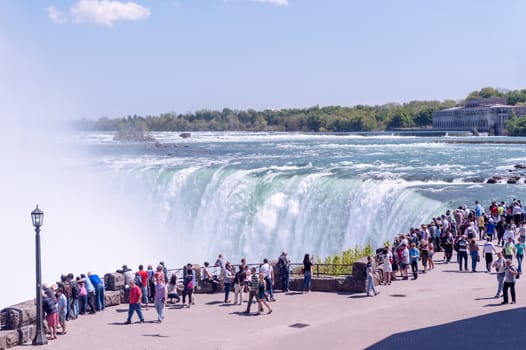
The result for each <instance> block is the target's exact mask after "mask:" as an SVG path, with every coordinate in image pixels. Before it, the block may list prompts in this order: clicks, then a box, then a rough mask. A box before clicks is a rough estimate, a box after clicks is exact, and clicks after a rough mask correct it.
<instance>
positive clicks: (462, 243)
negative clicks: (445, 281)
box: [456, 235, 468, 271]
mask: <svg viewBox="0 0 526 350" xmlns="http://www.w3.org/2000/svg"><path fill="white" fill-rule="evenodd" d="M467 249H468V241H466V236H465V235H462V236H460V239H459V240H458V241H457V243H456V250H457V259H458V267H459V270H460V271H462V260H464V270H465V271H467V270H468V252H467Z"/></svg>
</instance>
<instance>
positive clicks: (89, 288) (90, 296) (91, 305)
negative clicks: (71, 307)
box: [80, 273, 96, 314]
mask: <svg viewBox="0 0 526 350" xmlns="http://www.w3.org/2000/svg"><path fill="white" fill-rule="evenodd" d="M80 279H81V280H82V281H83V282H84V286H85V287H86V290H87V291H88V306H89V312H88V313H89V314H94V313H96V310H95V304H94V301H95V287H94V286H93V283H91V280H90V279H89V278H87V277H86V275H85V274H83V273H82V274H80Z"/></svg>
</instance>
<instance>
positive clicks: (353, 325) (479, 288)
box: [46, 253, 526, 350]
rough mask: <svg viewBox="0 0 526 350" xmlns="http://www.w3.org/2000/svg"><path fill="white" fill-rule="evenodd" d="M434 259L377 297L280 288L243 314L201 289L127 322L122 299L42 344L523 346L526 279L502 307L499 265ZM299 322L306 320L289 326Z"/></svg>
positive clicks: (156, 346) (148, 346) (239, 308)
mask: <svg viewBox="0 0 526 350" xmlns="http://www.w3.org/2000/svg"><path fill="white" fill-rule="evenodd" d="M437 257H438V258H441V257H442V253H438V254H435V258H437ZM481 263H482V264H483V261H482V262H481ZM435 265H436V267H435V270H434V271H431V272H429V273H426V274H420V275H419V277H418V279H417V280H416V281H412V280H409V281H401V280H397V281H394V282H393V284H392V285H391V286H380V287H379V290H380V291H381V294H380V295H378V296H377V297H366V296H365V295H363V294H355V295H343V294H336V293H316V292H313V293H310V294H298V293H294V292H292V293H289V294H281V293H278V294H277V295H276V299H277V301H276V302H274V303H271V304H270V305H271V307H272V308H273V313H272V314H271V315H266V314H265V315H261V316H253V315H250V316H247V315H245V314H243V313H242V310H244V308H245V307H246V303H245V304H244V305H243V306H239V305H225V304H222V303H221V302H220V301H221V300H222V295H221V294H214V295H210V294H207V295H200V294H199V295H197V304H196V305H194V306H192V307H191V308H181V306H180V305H178V304H177V305H174V306H171V305H169V306H168V307H167V309H166V319H165V321H164V322H163V323H162V324H156V323H154V322H153V320H155V319H156V313H155V310H154V308H152V307H151V308H150V309H149V310H148V311H145V318H146V322H145V323H144V324H139V323H133V324H131V325H124V321H125V320H126V316H127V305H119V306H116V307H110V308H107V309H106V310H105V311H103V312H99V313H97V314H96V315H87V316H83V317H81V318H80V319H78V320H75V321H70V322H69V323H68V327H69V329H68V334H67V335H64V336H59V337H58V339H57V340H53V341H50V342H49V345H48V346H47V347H46V348H47V349H68V350H70V349H87V348H90V349H99V350H100V349H127V350H132V349H203V350H208V349H214V350H219V349H243V350H246V349H251V350H253V349H265V350H268V349H277V348H280V349H323V350H329V349H365V348H367V349H397V348H401V347H402V346H403V347H406V346H411V345H412V346H413V348H416V347H417V346H418V347H422V348H424V349H426V350H429V349H441V350H443V349H444V348H445V349H447V348H448V347H449V348H451V349H456V348H475V347H478V348H489V347H490V346H498V345H506V346H507V348H512V349H513V348H519V344H520V342H521V336H520V335H521V334H522V332H521V329H520V327H522V323H523V321H524V320H525V319H526V308H525V306H526V286H525V285H524V283H522V282H523V281H522V279H519V280H518V281H517V285H516V287H517V304H515V305H511V304H509V305H501V304H500V303H501V302H502V299H494V298H493V297H494V295H495V292H496V288H497V281H496V276H495V275H494V274H493V273H492V274H488V273H485V272H477V273H470V272H462V273H461V272H458V265H457V264H453V263H450V264H442V263H440V261H437V262H436V264H435ZM479 267H482V265H481V264H479ZM231 299H233V296H232V298H231ZM255 309H256V306H255V305H254V306H253V310H255ZM136 317H137V316H136V315H134V321H137V318H136ZM298 323H301V324H305V325H307V326H305V327H303V328H295V327H291V325H293V324H298ZM521 346H522V345H521Z"/></svg>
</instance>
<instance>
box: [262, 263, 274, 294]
mask: <svg viewBox="0 0 526 350" xmlns="http://www.w3.org/2000/svg"><path fill="white" fill-rule="evenodd" d="M259 272H263V275H264V276H265V282H266V283H265V284H266V286H267V288H268V289H267V292H268V296H269V298H270V300H271V301H276V299H274V289H273V286H272V283H273V281H274V270H273V268H272V265H270V264H269V262H268V259H267V258H265V259H263V265H261V266H260V268H259Z"/></svg>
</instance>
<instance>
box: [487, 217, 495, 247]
mask: <svg viewBox="0 0 526 350" xmlns="http://www.w3.org/2000/svg"><path fill="white" fill-rule="evenodd" d="M486 236H488V238H489V239H490V240H491V241H493V237H494V236H495V221H494V219H493V218H489V219H488V223H487V224H486Z"/></svg>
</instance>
